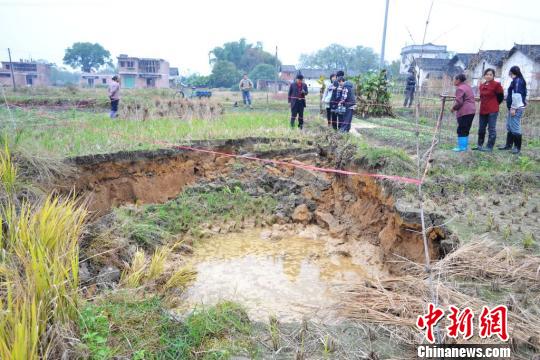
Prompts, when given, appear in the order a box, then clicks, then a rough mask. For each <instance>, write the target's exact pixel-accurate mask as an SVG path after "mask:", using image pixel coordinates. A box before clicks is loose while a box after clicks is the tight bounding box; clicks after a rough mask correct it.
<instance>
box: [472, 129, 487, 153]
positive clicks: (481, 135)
mask: <svg viewBox="0 0 540 360" xmlns="http://www.w3.org/2000/svg"><path fill="white" fill-rule="evenodd" d="M485 138H486V133H485V132H484V133H478V145H477V146H475V147H473V148H472V150H479V151H483V150H484V140H485ZM488 145H489V144H488Z"/></svg>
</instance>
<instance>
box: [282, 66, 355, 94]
mask: <svg viewBox="0 0 540 360" xmlns="http://www.w3.org/2000/svg"><path fill="white" fill-rule="evenodd" d="M337 71H338V70H324V69H297V68H296V67H295V66H294V65H283V66H282V67H281V69H280V76H279V78H280V79H281V80H283V81H287V82H289V83H291V82H292V81H294V79H295V78H296V75H298V74H302V75H303V76H304V82H305V83H306V84H307V86H308V91H309V92H311V93H314V92H319V91H320V90H321V84H320V83H319V81H320V79H321V77H324V79H325V83H326V84H327V85H328V84H329V83H330V75H331V74H333V73H334V74H335V73H336V72H337ZM359 74H360V73H359V72H358V71H345V75H346V76H349V77H354V76H358V75H359Z"/></svg>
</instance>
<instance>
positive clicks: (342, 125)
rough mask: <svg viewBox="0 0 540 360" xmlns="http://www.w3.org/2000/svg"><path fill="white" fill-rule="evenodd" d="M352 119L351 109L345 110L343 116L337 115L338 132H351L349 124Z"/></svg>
mask: <svg viewBox="0 0 540 360" xmlns="http://www.w3.org/2000/svg"><path fill="white" fill-rule="evenodd" d="M352 118H353V110H352V109H351V108H347V110H346V111H345V113H344V114H342V115H339V117H338V119H339V131H341V132H349V131H351V122H352Z"/></svg>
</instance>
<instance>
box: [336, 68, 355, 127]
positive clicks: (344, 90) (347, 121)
mask: <svg viewBox="0 0 540 360" xmlns="http://www.w3.org/2000/svg"><path fill="white" fill-rule="evenodd" d="M338 83H339V87H340V88H341V94H340V95H341V97H340V99H339V103H338V108H339V107H340V106H341V107H343V108H344V110H345V111H344V112H343V113H342V114H340V115H338V118H341V119H340V120H339V131H340V132H349V131H350V130H351V123H352V117H353V110H354V107H355V105H356V97H355V94H354V86H353V84H352V83H351V82H350V81H347V80H346V79H345V78H344V77H340V78H339V79H338Z"/></svg>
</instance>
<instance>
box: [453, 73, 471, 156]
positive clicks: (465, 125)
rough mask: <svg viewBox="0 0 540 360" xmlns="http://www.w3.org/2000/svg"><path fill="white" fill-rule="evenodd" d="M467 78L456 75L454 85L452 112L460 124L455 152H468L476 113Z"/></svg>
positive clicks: (462, 75)
mask: <svg viewBox="0 0 540 360" xmlns="http://www.w3.org/2000/svg"><path fill="white" fill-rule="evenodd" d="M466 81H467V77H466V76H465V75H464V74H459V75H456V77H455V78H454V85H455V86H456V100H455V101H454V106H452V112H453V113H456V118H457V122H458V128H457V136H458V141H457V147H455V148H454V149H453V150H454V151H466V150H467V147H468V145H469V132H470V131H471V125H472V122H473V120H474V114H475V113H476V105H475V103H474V94H473V91H472V89H471V87H470V86H469V85H468V84H467V83H466Z"/></svg>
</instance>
